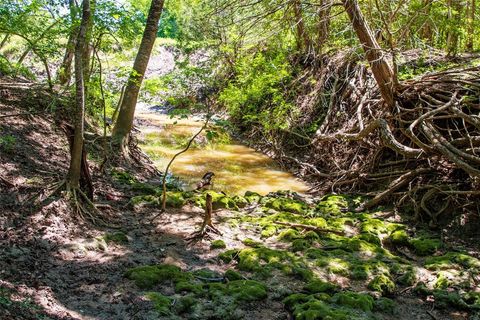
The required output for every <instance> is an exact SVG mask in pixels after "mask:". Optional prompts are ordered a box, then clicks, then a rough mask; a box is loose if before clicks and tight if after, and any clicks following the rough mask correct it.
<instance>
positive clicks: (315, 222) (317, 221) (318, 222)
mask: <svg viewBox="0 0 480 320" xmlns="http://www.w3.org/2000/svg"><path fill="white" fill-rule="evenodd" d="M304 224H308V225H312V226H315V227H318V228H328V227H329V226H328V223H327V220H325V219H324V218H321V217H317V218H312V219H307V220H305V221H304Z"/></svg>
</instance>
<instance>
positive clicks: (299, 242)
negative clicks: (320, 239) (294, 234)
mask: <svg viewBox="0 0 480 320" xmlns="http://www.w3.org/2000/svg"><path fill="white" fill-rule="evenodd" d="M311 246H312V241H311V240H308V239H307V240H306V239H295V240H293V241H292V248H291V249H292V251H293V252H297V251H305V250H307V249H308V248H310V247H311Z"/></svg>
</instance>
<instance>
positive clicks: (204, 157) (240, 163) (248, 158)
mask: <svg viewBox="0 0 480 320" xmlns="http://www.w3.org/2000/svg"><path fill="white" fill-rule="evenodd" d="M136 117H137V119H138V120H139V122H138V123H139V129H140V131H141V133H142V139H141V143H140V146H141V148H142V149H143V150H144V151H145V152H146V153H147V154H149V155H150V156H151V157H152V159H154V161H155V164H156V165H157V167H158V169H159V170H160V171H164V170H165V168H166V166H167V164H168V162H169V161H170V159H171V158H172V157H173V156H174V155H175V154H176V153H177V152H178V151H180V150H182V149H183V147H184V146H185V144H186V142H187V141H188V139H189V138H190V137H191V136H193V135H194V134H195V133H196V132H197V131H198V130H199V129H200V128H201V127H202V125H203V120H201V119H199V118H192V119H172V118H170V117H169V116H167V115H165V114H161V113H152V112H145V111H143V112H140V113H137V115H136ZM197 142H198V143H197V144H196V146H194V147H193V148H190V149H189V150H188V151H187V152H185V153H183V154H181V155H180V156H179V157H177V159H176V160H175V162H174V163H173V165H172V167H171V172H172V173H173V174H174V175H175V176H178V177H179V178H180V179H181V180H182V181H184V182H185V183H186V189H193V188H194V186H195V184H196V183H197V182H198V181H199V180H200V179H201V178H202V176H203V175H204V174H205V173H206V172H207V171H212V172H214V173H215V178H214V185H213V189H214V190H217V191H224V192H227V193H229V194H240V195H243V194H244V193H245V191H247V190H249V191H255V192H258V193H260V194H262V195H265V194H267V193H269V192H274V191H278V190H291V191H296V192H299V193H304V192H306V191H307V190H308V189H309V187H308V185H306V184H305V183H304V182H302V181H300V180H299V179H297V178H295V176H293V175H292V174H291V173H289V172H285V171H283V170H281V169H280V168H279V166H278V165H277V164H276V163H275V161H273V160H272V159H270V158H269V157H268V156H266V155H264V154H262V153H260V152H257V151H255V150H254V149H252V148H249V147H247V146H245V145H242V144H240V143H238V142H235V141H232V142H229V143H215V141H213V142H207V141H206V139H205V135H204V134H203V135H202V136H201V137H200V138H199V139H197Z"/></svg>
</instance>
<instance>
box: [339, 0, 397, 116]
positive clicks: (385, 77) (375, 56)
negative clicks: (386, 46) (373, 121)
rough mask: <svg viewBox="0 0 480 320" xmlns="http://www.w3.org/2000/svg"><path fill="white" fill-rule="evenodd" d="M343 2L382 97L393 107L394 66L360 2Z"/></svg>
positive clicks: (346, 0) (349, 0)
mask: <svg viewBox="0 0 480 320" xmlns="http://www.w3.org/2000/svg"><path fill="white" fill-rule="evenodd" d="M342 2H343V6H344V7H345V10H346V12H347V14H348V17H349V18H350V21H351V22H352V26H353V29H354V30H355V32H356V34H357V36H358V38H359V39H360V42H361V43H362V46H363V50H364V51H365V56H366V57H367V60H368V63H369V64H370V67H371V68H372V73H373V76H374V78H375V81H376V82H377V84H378V87H379V89H380V93H381V95H382V98H383V100H384V101H385V103H386V104H387V106H389V107H393V105H394V92H395V84H396V79H395V75H394V73H393V70H392V67H391V66H390V65H389V64H388V62H387V60H386V59H385V57H384V56H383V53H382V48H380V46H379V45H378V43H377V40H375V37H374V36H373V34H372V31H371V30H370V28H369V26H368V24H367V22H366V21H365V19H364V17H363V15H362V12H361V10H360V7H359V6H358V2H357V1H356V0H342Z"/></svg>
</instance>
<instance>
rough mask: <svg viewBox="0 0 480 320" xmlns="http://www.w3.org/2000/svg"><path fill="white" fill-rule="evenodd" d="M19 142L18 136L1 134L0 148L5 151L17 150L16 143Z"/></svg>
mask: <svg viewBox="0 0 480 320" xmlns="http://www.w3.org/2000/svg"><path fill="white" fill-rule="evenodd" d="M16 143H17V138H15V136H12V135H8V134H7V135H3V136H0V149H1V150H3V151H4V152H13V151H14V150H15V145H16Z"/></svg>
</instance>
